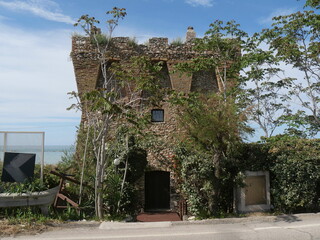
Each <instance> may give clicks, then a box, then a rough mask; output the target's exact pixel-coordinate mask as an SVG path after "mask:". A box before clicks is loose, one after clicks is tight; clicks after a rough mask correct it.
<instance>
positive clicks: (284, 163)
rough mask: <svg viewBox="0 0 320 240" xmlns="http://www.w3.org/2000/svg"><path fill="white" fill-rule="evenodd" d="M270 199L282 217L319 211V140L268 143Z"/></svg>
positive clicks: (274, 141)
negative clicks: (282, 213) (270, 160)
mask: <svg viewBox="0 0 320 240" xmlns="http://www.w3.org/2000/svg"><path fill="white" fill-rule="evenodd" d="M268 144H270V156H269V157H270V158H274V160H275V162H274V164H273V165H272V166H271V168H270V172H271V196H272V203H273V205H274V207H275V209H276V210H279V211H282V212H285V213H295V212H310V211H318V210H320V155H319V153H320V140H308V139H296V138H291V139H290V138H289V139H288V138H285V139H281V138H280V139H276V140H275V139H270V140H269V142H268Z"/></svg>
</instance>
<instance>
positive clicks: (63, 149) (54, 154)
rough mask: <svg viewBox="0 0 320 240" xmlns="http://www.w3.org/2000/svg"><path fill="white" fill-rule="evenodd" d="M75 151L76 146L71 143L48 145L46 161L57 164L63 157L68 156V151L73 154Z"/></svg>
mask: <svg viewBox="0 0 320 240" xmlns="http://www.w3.org/2000/svg"><path fill="white" fill-rule="evenodd" d="M74 152H75V148H74V146H70V145H48V146H45V147H44V163H45V164H57V163H58V162H60V161H61V157H63V156H66V153H68V155H69V154H72V153H74Z"/></svg>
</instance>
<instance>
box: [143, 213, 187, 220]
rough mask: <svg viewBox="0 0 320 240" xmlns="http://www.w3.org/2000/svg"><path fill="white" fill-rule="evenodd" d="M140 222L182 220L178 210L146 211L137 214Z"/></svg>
mask: <svg viewBox="0 0 320 240" xmlns="http://www.w3.org/2000/svg"><path fill="white" fill-rule="evenodd" d="M137 221H138V222H168V221H170V222H173V221H181V219H180V217H179V215H178V213H176V212H145V213H140V214H139V215H138V216H137Z"/></svg>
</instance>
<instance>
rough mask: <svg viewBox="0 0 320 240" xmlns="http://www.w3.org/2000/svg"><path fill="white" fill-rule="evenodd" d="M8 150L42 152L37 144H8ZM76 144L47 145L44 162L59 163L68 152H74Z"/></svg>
mask: <svg viewBox="0 0 320 240" xmlns="http://www.w3.org/2000/svg"><path fill="white" fill-rule="evenodd" d="M6 151H7V152H10V151H12V152H21V153H36V154H40V153H41V149H40V147H35V146H7V150H6ZM74 152H75V146H74V145H45V146H44V164H57V163H59V162H60V161H61V158H62V157H63V156H65V155H66V154H67V153H74ZM3 156H4V155H3V149H1V147H0V161H3Z"/></svg>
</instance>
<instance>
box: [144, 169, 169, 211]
mask: <svg viewBox="0 0 320 240" xmlns="http://www.w3.org/2000/svg"><path fill="white" fill-rule="evenodd" d="M169 208H170V172H164V171H152V172H146V173H145V209H146V210H160V209H169Z"/></svg>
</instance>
